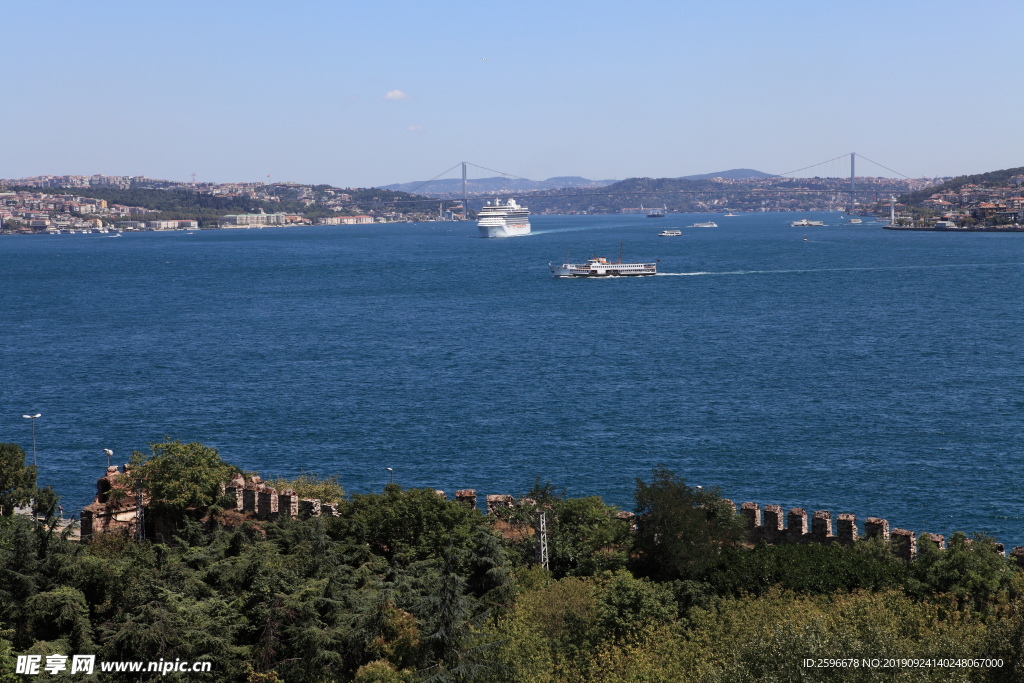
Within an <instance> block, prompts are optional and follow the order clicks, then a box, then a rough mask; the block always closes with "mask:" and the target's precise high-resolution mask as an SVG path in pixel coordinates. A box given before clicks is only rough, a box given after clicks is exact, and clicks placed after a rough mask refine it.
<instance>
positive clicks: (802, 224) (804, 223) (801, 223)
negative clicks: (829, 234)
mask: <svg viewBox="0 0 1024 683" xmlns="http://www.w3.org/2000/svg"><path fill="white" fill-rule="evenodd" d="M822 225H825V221H809V220H807V219H806V218H803V219H801V220H798V221H791V222H790V224H789V227H791V228H809V227H818V226H822Z"/></svg>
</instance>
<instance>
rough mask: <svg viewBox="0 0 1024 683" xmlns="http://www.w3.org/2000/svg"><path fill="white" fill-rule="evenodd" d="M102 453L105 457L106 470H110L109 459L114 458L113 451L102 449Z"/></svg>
mask: <svg viewBox="0 0 1024 683" xmlns="http://www.w3.org/2000/svg"><path fill="white" fill-rule="evenodd" d="M103 453H104V455H106V456H107V469H108V470H109V469H110V459H111V458H113V457H114V451H112V450H110V449H109V448H104V449H103Z"/></svg>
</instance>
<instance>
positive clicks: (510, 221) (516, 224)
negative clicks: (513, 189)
mask: <svg viewBox="0 0 1024 683" xmlns="http://www.w3.org/2000/svg"><path fill="white" fill-rule="evenodd" d="M476 218H477V221H476V224H477V227H478V228H480V234H481V235H483V236H484V237H518V236H519V235H529V234H530V210H529V209H527V208H526V207H525V206H519V205H518V204H516V200H514V199H509V200H508V201H507V202H505V203H504V204H502V203H501V200H500V199H497V200H495V201H494V203H491V202H488V203H487V204H485V205H484V208H482V209H480V213H478V214H477V215H476Z"/></svg>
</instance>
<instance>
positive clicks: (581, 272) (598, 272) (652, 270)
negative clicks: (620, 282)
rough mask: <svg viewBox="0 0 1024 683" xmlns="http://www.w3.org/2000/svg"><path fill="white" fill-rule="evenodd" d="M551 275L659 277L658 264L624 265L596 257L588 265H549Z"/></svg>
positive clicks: (588, 260) (589, 260) (619, 261)
mask: <svg viewBox="0 0 1024 683" xmlns="http://www.w3.org/2000/svg"><path fill="white" fill-rule="evenodd" d="M548 267H549V268H550V269H551V274H552V275H554V276H555V277H612V276H625V275H657V274H658V264H657V263H623V262H622V260H621V259H619V260H618V261H616V262H612V261H609V260H608V259H606V258H603V257H600V256H595V257H593V258H590V259H587V262H586V263H563V264H562V265H560V266H556V265H554V264H553V263H548Z"/></svg>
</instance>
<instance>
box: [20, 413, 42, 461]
mask: <svg viewBox="0 0 1024 683" xmlns="http://www.w3.org/2000/svg"><path fill="white" fill-rule="evenodd" d="M42 416H43V414H42V413H36V414H35V415H22V417H23V418H25V419H26V420H32V466H33V467H35V466H36V418H37V417H42Z"/></svg>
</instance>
